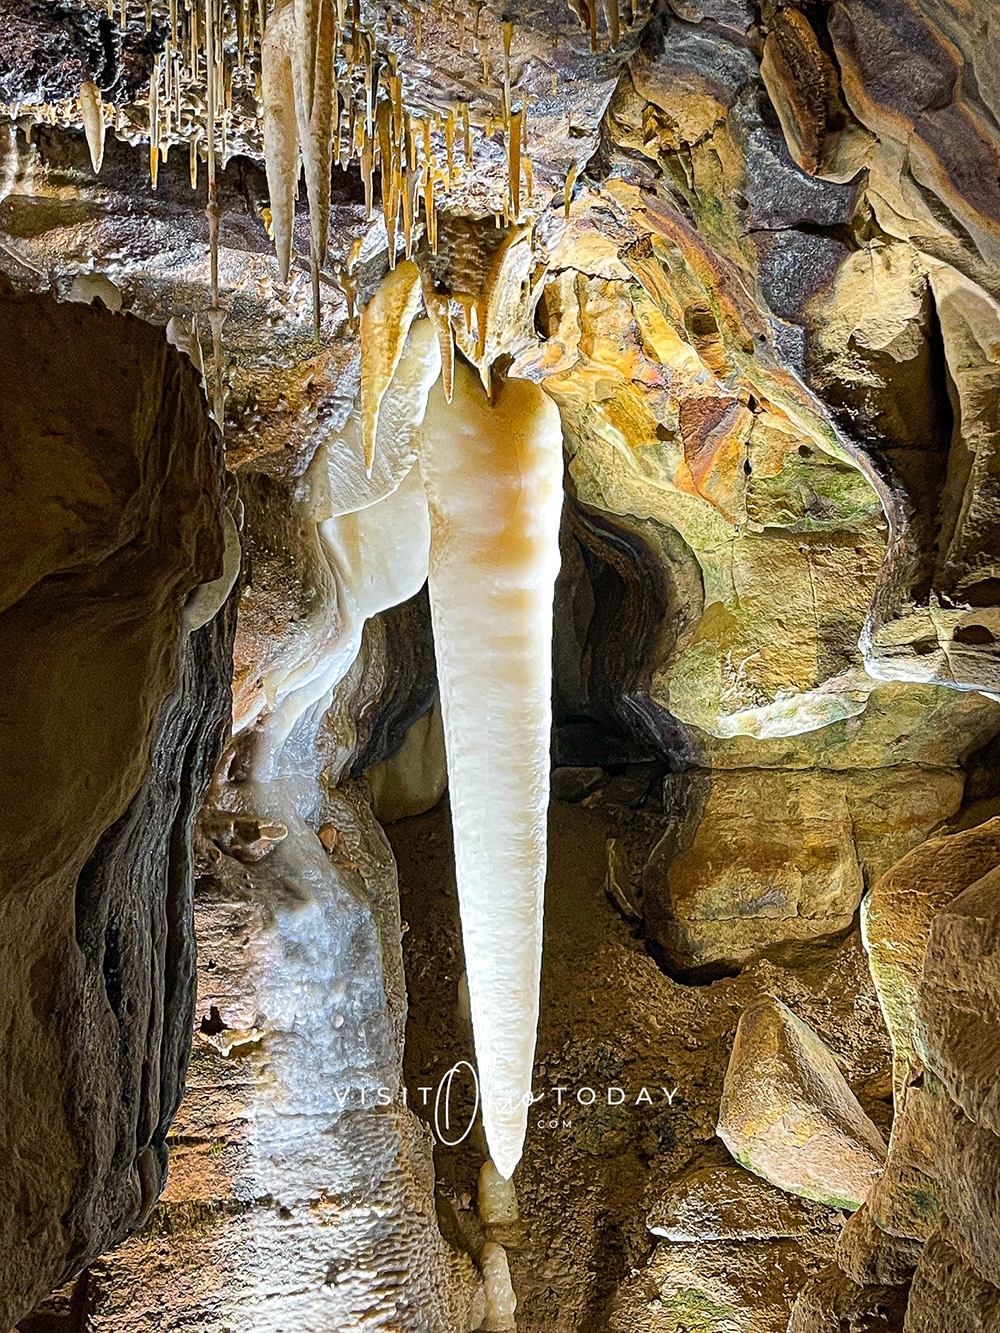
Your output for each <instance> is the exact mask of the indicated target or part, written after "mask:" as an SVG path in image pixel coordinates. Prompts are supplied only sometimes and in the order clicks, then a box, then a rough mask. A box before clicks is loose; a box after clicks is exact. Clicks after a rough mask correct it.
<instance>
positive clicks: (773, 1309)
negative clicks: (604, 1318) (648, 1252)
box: [609, 1240, 821, 1333]
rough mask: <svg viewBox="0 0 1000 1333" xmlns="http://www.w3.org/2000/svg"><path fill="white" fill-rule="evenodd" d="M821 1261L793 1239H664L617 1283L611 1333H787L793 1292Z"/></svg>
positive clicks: (814, 1270) (813, 1271)
mask: <svg viewBox="0 0 1000 1333" xmlns="http://www.w3.org/2000/svg"><path fill="white" fill-rule="evenodd" d="M820 1266H821V1261H817V1260H816V1259H814V1258H813V1257H812V1256H811V1255H810V1254H808V1253H807V1252H806V1250H805V1249H803V1247H802V1246H800V1245H797V1244H796V1243H795V1242H794V1241H791V1240H779V1241H770V1242H764V1241H743V1242H733V1241H718V1242H714V1243H708V1244H695V1245H672V1244H670V1243H669V1242H668V1241H662V1242H661V1243H660V1244H659V1245H657V1247H656V1249H655V1250H654V1251H653V1255H652V1258H651V1259H650V1261H649V1263H648V1264H647V1265H646V1266H645V1268H642V1269H640V1270H639V1271H638V1272H636V1273H633V1275H632V1277H631V1278H630V1279H629V1280H627V1281H626V1282H625V1283H624V1284H623V1285H622V1287H621V1288H620V1289H619V1293H618V1297H617V1300H616V1302H615V1306H614V1309H613V1312H612V1315H611V1318H610V1321H609V1322H610V1327H611V1330H612V1333H634V1330H637V1329H642V1330H644V1333H645V1331H646V1330H648V1333H677V1330H678V1329H688V1330H690V1333H785V1330H786V1329H787V1327H788V1311H789V1307H790V1305H791V1303H792V1301H793V1299H794V1296H795V1293H796V1292H797V1291H798V1290H800V1289H801V1287H802V1285H803V1283H805V1282H806V1281H807V1280H808V1279H809V1277H811V1276H812V1274H813V1273H815V1272H816V1271H817V1269H818V1268H819V1267H820Z"/></svg>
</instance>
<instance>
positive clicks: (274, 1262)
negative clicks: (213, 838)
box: [90, 785, 482, 1333]
mask: <svg viewBox="0 0 1000 1333" xmlns="http://www.w3.org/2000/svg"><path fill="white" fill-rule="evenodd" d="M322 807H323V808H322V818H321V819H320V820H319V822H320V824H321V825H322V826H323V827H324V828H325V829H327V830H333V829H335V830H336V833H337V838H336V841H335V842H334V841H333V840H332V839H329V838H328V840H329V841H331V846H332V851H331V852H330V853H329V854H327V852H326V851H324V850H323V849H322V848H321V846H320V843H319V841H318V840H316V848H317V849H318V854H319V856H320V857H322V858H323V859H324V860H325V861H326V868H325V874H323V873H321V869H320V865H319V864H317V865H316V866H315V867H314V869H313V870H312V872H311V875H310V878H309V880H308V881H305V880H304V879H303V863H302V856H303V852H302V849H301V847H299V848H297V847H296V846H295V844H296V843H297V842H301V840H302V839H303V838H305V837H312V838H313V839H315V835H314V834H306V833H305V832H304V831H303V832H299V831H297V830H293V831H292V832H290V833H289V836H288V838H286V839H283V840H282V842H281V843H279V844H278V845H277V846H276V847H275V849H274V850H273V851H271V852H270V853H268V855H267V856H266V857H264V858H263V859H262V860H260V861H259V862H257V863H256V864H253V865H250V866H241V865H240V864H239V863H238V862H237V861H235V860H234V859H233V858H232V857H230V856H220V855H219V854H218V853H216V854H215V857H214V865H213V868H212V870H211V872H210V873H208V874H205V875H203V876H202V877H201V878H200V879H199V881H198V887H197V895H196V902H195V908H196V923H197V928H198V936H199V941H200V953H201V957H200V963H199V995H198V1010H197V1012H198V1020H199V1021H198V1028H197V1032H196V1037H195V1049H194V1057H193V1061H192V1067H191V1073H190V1076H189V1079H188V1093H187V1097H186V1098H185V1101H184V1103H183V1105H182V1107H181V1110H180V1113H179V1116H178V1119H177V1121H176V1123H175V1126H174V1130H173V1137H172V1153H171V1175H170V1181H169V1184H168V1187H167V1190H166V1193H165V1194H164V1197H163V1200H162V1202H161V1204H160V1205H159V1207H158V1208H157V1209H156V1210H155V1212H154V1213H153V1215H152V1217H151V1219H150V1222H149V1225H148V1226H147V1227H146V1229H145V1230H144V1231H143V1232H142V1233H141V1234H140V1235H139V1236H137V1237H135V1238H134V1239H132V1240H131V1241H129V1242H128V1243H127V1244H126V1245H124V1246H123V1247H122V1248H121V1249H120V1250H118V1251H117V1252H116V1253H115V1254H114V1255H112V1256H109V1257H108V1258H107V1259H106V1260H105V1261H104V1263H103V1264H102V1265H100V1266H99V1268H98V1269H97V1270H96V1271H94V1272H93V1273H92V1275H91V1297H90V1300H91V1309H92V1313H91V1316H90V1327H91V1328H93V1329H95V1330H101V1331H102V1333H103V1330H108V1333H110V1331H111V1330H115V1331H116V1333H118V1331H120V1330H132V1329H134V1330H136V1331H137V1333H138V1330H143V1329H147V1328H149V1327H151V1326H152V1327H162V1328H170V1329H188V1328H192V1329H193V1328H199V1329H208V1330H210V1331H211V1333H222V1330H226V1329H228V1330H230V1333H265V1330H272V1329H279V1328H292V1327H295V1328H300V1329H303V1330H310V1331H313V1330H314V1331H315V1333H320V1330H322V1329H326V1328H338V1329H339V1328H344V1329H347V1328H357V1327H364V1328H366V1329H369V1328H370V1329H373V1330H374V1329H394V1330H395V1329H400V1328H404V1329H407V1330H412V1331H413V1333H425V1331H426V1333H439V1331H440V1333H445V1330H447V1333H453V1330H454V1331H455V1333H458V1330H471V1329H473V1328H475V1327H477V1326H478V1320H479V1318H480V1317H481V1309H482V1307H481V1293H480V1292H479V1289H478V1283H477V1277H476V1274H475V1271H474V1269H473V1267H472V1265H471V1263H470V1262H469V1260H468V1258H467V1257H465V1256H464V1255H460V1254H457V1253H454V1252H452V1251H451V1250H449V1248H448V1246H447V1245H446V1244H445V1243H444V1241H443V1240H442V1238H441V1235H440V1232H439V1231H438V1228H437V1221H436V1217H435V1212H434V1202H433V1179H434V1178H433V1167H432V1163H431V1156H430V1136H429V1134H428V1132H427V1129H426V1128H425V1127H424V1126H423V1125H422V1124H421V1122H420V1121H418V1120H417V1119H416V1118H415V1117H414V1116H413V1114H412V1113H411V1112H410V1111H409V1110H407V1109H406V1107H405V1105H404V1103H403V1100H402V1095H401V1089H400V1074H399V1061H400V1044H401V1038H402V1021H403V1017H404V1006H405V998H404V992H403V981H402V975H401V968H400V962H399V917H398V910H399V909H398V902H397V900H396V895H395V870H394V866H393V863H392V860H391V857H390V856H389V854H388V848H387V847H386V844H385V843H384V841H383V840H382V838H381V835H380V832H379V830H378V827H377V825H375V823H374V820H373V818H372V815H371V811H370V809H369V808H368V805H367V800H366V797H365V794H364V792H363V790H362V789H361V788H359V787H357V786H356V785H348V786H346V787H343V788H340V789H338V790H336V791H333V792H331V793H330V794H329V796H328V797H327V798H326V799H325V800H323V802H322ZM306 883H309V884H310V885H311V886H312V895H311V896H307V894H306V892H305V885H306ZM359 959H364V963H365V965H364V966H363V967H359V968H358V969H357V971H356V972H355V973H352V972H351V970H350V968H349V967H348V966H347V965H346V964H347V962H348V961H349V960H351V961H355V962H356V961H357V960H359ZM307 1003H308V1008H307ZM477 1302H478V1304H477ZM477 1311H478V1312H479V1313H478V1314H477Z"/></svg>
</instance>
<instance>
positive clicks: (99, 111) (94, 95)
mask: <svg viewBox="0 0 1000 1333" xmlns="http://www.w3.org/2000/svg"><path fill="white" fill-rule="evenodd" d="M80 115H81V117H82V118H83V132H84V134H85V135H86V136H87V147H88V148H89V149H90V163H91V166H92V167H93V168H94V175H95V176H97V175H100V171H101V165H102V164H103V162H104V130H105V126H104V103H103V101H102V100H101V90H100V88H98V86H97V84H96V83H90V82H89V81H88V82H87V83H81V84H80Z"/></svg>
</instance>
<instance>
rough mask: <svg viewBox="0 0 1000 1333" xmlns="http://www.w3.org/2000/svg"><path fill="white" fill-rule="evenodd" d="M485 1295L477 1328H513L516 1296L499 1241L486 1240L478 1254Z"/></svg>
mask: <svg viewBox="0 0 1000 1333" xmlns="http://www.w3.org/2000/svg"><path fill="white" fill-rule="evenodd" d="M479 1267H480V1268H481V1269H482V1273H483V1290H484V1293H485V1295H486V1317H485V1318H484V1320H483V1322H482V1324H481V1325H480V1328H481V1329H482V1330H483V1333H509V1331H510V1330H513V1329H516V1328H517V1324H516V1323H515V1321H514V1311H515V1310H516V1308H517V1298H516V1297H515V1295H514V1288H513V1286H512V1284H511V1280H510V1265H509V1264H508V1263H507V1251H506V1250H505V1249H504V1247H503V1246H502V1245H497V1244H495V1243H494V1242H492V1241H487V1242H486V1244H485V1245H484V1246H483V1249H482V1253H481V1254H480V1256H479Z"/></svg>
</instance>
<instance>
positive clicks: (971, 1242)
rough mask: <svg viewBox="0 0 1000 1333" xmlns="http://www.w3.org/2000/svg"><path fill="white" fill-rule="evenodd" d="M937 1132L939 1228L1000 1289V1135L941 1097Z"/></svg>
mask: <svg viewBox="0 0 1000 1333" xmlns="http://www.w3.org/2000/svg"><path fill="white" fill-rule="evenodd" d="M935 1131H936V1137H935V1160H936V1172H937V1179H938V1189H939V1194H940V1198H941V1228H942V1230H945V1231H946V1232H947V1235H948V1239H949V1241H950V1242H951V1244H952V1245H954V1246H955V1248H956V1249H957V1250H958V1251H959V1252H960V1253H961V1255H962V1257H963V1259H965V1260H966V1262H967V1263H970V1264H971V1265H972V1266H973V1267H974V1268H975V1270H976V1271H977V1272H978V1273H979V1275H980V1277H981V1278H983V1279H984V1280H985V1281H986V1282H989V1283H991V1284H992V1285H993V1286H995V1287H1000V1138H997V1136H996V1135H995V1134H993V1133H991V1131H990V1130H988V1129H985V1128H984V1127H983V1126H982V1125H977V1124H974V1123H973V1121H971V1120H970V1119H969V1117H968V1116H967V1115H966V1114H965V1113H964V1112H963V1111H962V1109H961V1108H960V1107H958V1106H956V1105H955V1103H954V1102H952V1101H951V1099H950V1098H948V1097H945V1096H941V1097H939V1099H938V1114H937V1118H936V1123H935Z"/></svg>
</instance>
